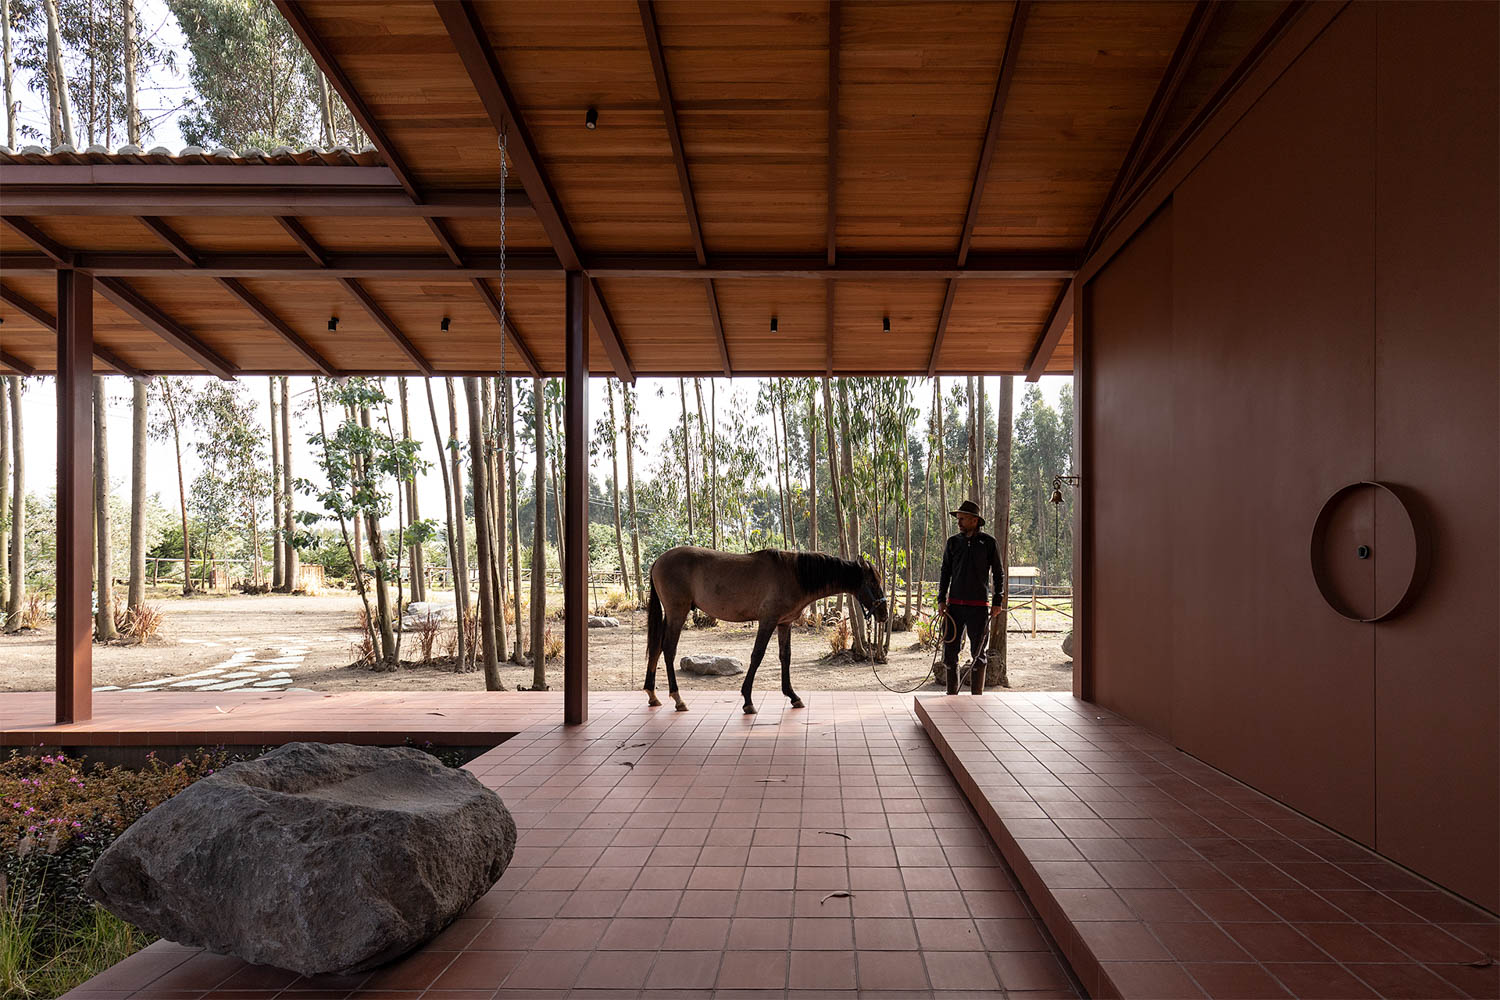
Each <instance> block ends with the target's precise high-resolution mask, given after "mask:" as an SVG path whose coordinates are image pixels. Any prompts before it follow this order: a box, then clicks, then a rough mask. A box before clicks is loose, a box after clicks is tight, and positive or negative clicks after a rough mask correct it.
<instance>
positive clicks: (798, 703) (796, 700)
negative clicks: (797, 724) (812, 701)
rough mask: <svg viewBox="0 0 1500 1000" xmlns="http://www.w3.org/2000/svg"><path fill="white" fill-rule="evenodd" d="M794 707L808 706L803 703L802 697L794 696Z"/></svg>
mask: <svg viewBox="0 0 1500 1000" xmlns="http://www.w3.org/2000/svg"><path fill="white" fill-rule="evenodd" d="M792 707H793V708H806V707H807V706H806V705H804V704H802V699H801V698H793V699H792Z"/></svg>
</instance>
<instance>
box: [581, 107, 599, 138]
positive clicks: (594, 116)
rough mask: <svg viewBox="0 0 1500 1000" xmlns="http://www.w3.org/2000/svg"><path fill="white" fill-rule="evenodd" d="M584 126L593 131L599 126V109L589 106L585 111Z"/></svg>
mask: <svg viewBox="0 0 1500 1000" xmlns="http://www.w3.org/2000/svg"><path fill="white" fill-rule="evenodd" d="M583 127H584V128H586V129H588V130H589V131H590V132H592V131H593V130H594V129H596V128H598V127H599V109H598V108H589V109H588V110H587V111H585V112H584V113H583Z"/></svg>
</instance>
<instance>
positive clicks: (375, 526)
mask: <svg viewBox="0 0 1500 1000" xmlns="http://www.w3.org/2000/svg"><path fill="white" fill-rule="evenodd" d="M359 425H360V426H361V427H362V428H364V430H365V433H366V434H370V433H372V427H371V423H370V408H369V407H368V406H363V407H360V411H359ZM364 473H365V475H367V476H368V475H371V472H370V470H368V469H366V470H364ZM397 523H400V522H399V519H398V522H397ZM365 533H366V534H367V535H368V536H369V541H370V559H371V561H372V562H374V564H375V608H376V612H377V614H378V615H379V618H380V621H379V626H380V627H379V632H380V664H381V665H382V666H384V667H385V668H386V669H387V670H395V669H396V668H397V667H398V666H399V665H400V664H399V663H398V662H397V659H396V658H397V656H398V655H399V653H398V652H397V646H396V635H395V632H394V631H393V630H392V628H391V595H390V591H389V590H387V589H386V588H387V586H388V583H389V581H388V580H387V577H386V562H385V561H386V551H385V537H384V536H383V535H381V533H380V519H379V518H378V517H377V516H376V515H375V512H374V511H373V510H368V511H366V512H365Z"/></svg>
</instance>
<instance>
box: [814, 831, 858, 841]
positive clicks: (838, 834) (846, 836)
mask: <svg viewBox="0 0 1500 1000" xmlns="http://www.w3.org/2000/svg"><path fill="white" fill-rule="evenodd" d="M818 832H819V833H826V834H827V835H828V836H830V837H843V838H844V839H845V840H853V839H854V838H853V837H851V836H849V835H848V834H847V833H839V832H838V831H837V830H819V831H818Z"/></svg>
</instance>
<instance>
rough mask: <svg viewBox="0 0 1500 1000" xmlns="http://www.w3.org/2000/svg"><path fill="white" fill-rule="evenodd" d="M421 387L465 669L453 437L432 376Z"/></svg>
mask: <svg viewBox="0 0 1500 1000" xmlns="http://www.w3.org/2000/svg"><path fill="white" fill-rule="evenodd" d="M444 381H445V382H446V381H447V379H444ZM422 386H423V388H425V389H426V390H427V415H428V416H429V417H431V418H432V439H433V440H434V441H436V442H438V461H437V467H438V472H440V473H441V474H442V477H443V527H444V532H443V537H444V539H445V540H446V541H447V544H448V578H449V581H450V582H451V583H452V584H453V603H454V607H455V609H456V610H457V611H458V622H459V624H458V629H457V636H456V638H457V641H458V649H457V653H458V664H459V668H460V669H462V668H463V666H464V665H465V664H467V663H468V660H467V658H466V657H465V655H464V654H465V653H467V652H468V641H467V640H466V639H465V637H464V629H463V623H464V620H465V617H466V615H467V614H468V608H467V607H466V606H465V605H466V598H467V597H468V588H466V587H462V588H461V587H460V586H459V581H458V534H457V532H456V531H455V530H454V525H453V479H452V478H450V477H449V475H448V461H447V456H446V455H444V454H442V453H443V452H445V451H448V450H449V449H450V447H451V446H452V445H453V444H454V442H453V441H452V440H451V439H450V440H448V442H447V443H446V444H445V443H443V442H444V438H443V430H442V428H441V427H440V426H439V425H438V415H437V401H436V400H435V399H433V397H432V379H430V378H424V379H423V380H422ZM463 514H464V512H463V501H462V500H460V501H459V507H458V517H459V520H460V521H462V520H463Z"/></svg>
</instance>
